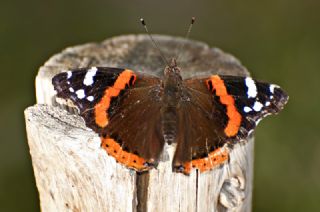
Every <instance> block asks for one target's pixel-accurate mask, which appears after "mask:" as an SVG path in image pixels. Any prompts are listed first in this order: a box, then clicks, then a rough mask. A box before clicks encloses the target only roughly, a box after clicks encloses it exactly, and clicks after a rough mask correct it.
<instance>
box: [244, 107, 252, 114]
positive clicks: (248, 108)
mask: <svg viewBox="0 0 320 212" xmlns="http://www.w3.org/2000/svg"><path fill="white" fill-rule="evenodd" d="M243 111H244V112H246V113H249V112H251V111H252V109H251V108H250V107H248V106H245V107H244V108H243Z"/></svg>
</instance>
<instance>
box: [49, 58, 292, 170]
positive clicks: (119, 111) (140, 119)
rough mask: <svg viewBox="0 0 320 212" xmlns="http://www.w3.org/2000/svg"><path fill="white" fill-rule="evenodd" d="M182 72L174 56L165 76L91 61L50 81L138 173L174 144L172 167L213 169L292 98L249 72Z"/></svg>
mask: <svg viewBox="0 0 320 212" xmlns="http://www.w3.org/2000/svg"><path fill="white" fill-rule="evenodd" d="M181 72H183V70H181V69H180V68H179V67H178V66H177V64H176V61H175V60H174V59H172V61H171V63H170V64H169V65H168V66H167V67H166V68H165V69H164V72H163V76H162V77H154V76H151V75H147V74H145V73H140V72H139V71H132V70H129V69H120V68H104V67H91V68H88V69H76V70H71V71H67V72H63V73H60V74H58V75H56V76H55V77H54V78H53V80H52V82H53V85H54V88H55V90H56V91H57V96H58V97H59V98H64V99H70V100H71V101H73V103H74V104H75V105H76V106H77V107H78V108H79V111H80V115H81V116H82V117H83V118H84V120H85V122H86V125H87V126H88V127H89V128H91V129H93V130H94V131H95V132H97V133H98V134H99V136H100V137H101V146H102V148H103V149H105V150H106V152H107V153H108V154H109V155H110V156H112V157H114V158H115V159H116V161H117V162H119V163H121V164H123V165H125V166H126V167H128V168H131V169H134V170H137V171H146V170H149V169H151V168H153V167H155V166H156V165H157V163H158V162H159V158H160V154H161V153H162V150H163V147H164V145H165V143H167V144H169V145H172V144H175V145H176V152H175V155H174V158H173V161H172V168H173V171H176V172H183V173H184V174H189V173H190V172H191V171H192V169H198V170H200V171H201V172H203V171H207V170H211V169H212V168H214V167H216V166H218V165H220V164H223V163H224V162H226V161H228V157H229V151H230V147H232V145H233V144H234V143H237V142H240V141H241V140H242V139H245V138H246V137H247V136H248V135H249V134H250V133H251V132H252V131H253V130H254V128H255V127H256V125H257V122H258V121H260V119H262V118H263V117H265V116H266V115H269V114H274V113H278V112H279V111H280V110H281V109H282V108H283V106H284V105H285V103H286V102H287V100H288V96H287V95H286V94H285V92H284V91H283V90H282V89H281V88H279V87H278V86H276V85H273V84H268V83H263V82H257V81H255V80H253V79H252V78H250V77H239V76H220V75H209V76H205V77H199V78H188V79H183V78H182V76H181Z"/></svg>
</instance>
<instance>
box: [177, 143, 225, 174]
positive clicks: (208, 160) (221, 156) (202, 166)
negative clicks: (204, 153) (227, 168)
mask: <svg viewBox="0 0 320 212" xmlns="http://www.w3.org/2000/svg"><path fill="white" fill-rule="evenodd" d="M228 159H229V150H228V149H227V148H218V149H216V150H214V151H212V152H210V153H209V155H208V157H205V158H200V159H195V160H192V161H190V162H187V163H185V164H184V170H183V172H184V173H185V174H190V173H191V170H192V169H198V170H199V171H200V172H204V171H208V170H211V169H213V168H215V167H216V166H218V165H220V164H222V163H224V162H226V161H228Z"/></svg>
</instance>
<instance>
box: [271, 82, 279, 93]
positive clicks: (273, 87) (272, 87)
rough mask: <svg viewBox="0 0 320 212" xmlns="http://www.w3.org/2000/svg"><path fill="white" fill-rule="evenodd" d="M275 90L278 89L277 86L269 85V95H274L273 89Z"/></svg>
mask: <svg viewBox="0 0 320 212" xmlns="http://www.w3.org/2000/svg"><path fill="white" fill-rule="evenodd" d="M275 88H279V86H277V85H274V84H271V85H270V86H269V90H270V92H271V93H274V89H275Z"/></svg>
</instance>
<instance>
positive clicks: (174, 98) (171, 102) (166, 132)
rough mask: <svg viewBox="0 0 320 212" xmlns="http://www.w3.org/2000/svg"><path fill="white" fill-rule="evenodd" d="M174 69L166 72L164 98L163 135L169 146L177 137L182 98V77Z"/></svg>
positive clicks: (162, 114)
mask: <svg viewBox="0 0 320 212" xmlns="http://www.w3.org/2000/svg"><path fill="white" fill-rule="evenodd" d="M177 71H178V70H175V69H174V68H169V67H168V68H167V69H166V70H165V77H164V82H163V96H162V108H161V118H162V133H163V138H164V141H165V142H167V143H168V144H171V143H173V142H175V139H176V135H177V106H178V104H179V101H180V98H179V97H180V96H181V87H180V85H181V82H182V79H181V76H180V74H179V73H177Z"/></svg>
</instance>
